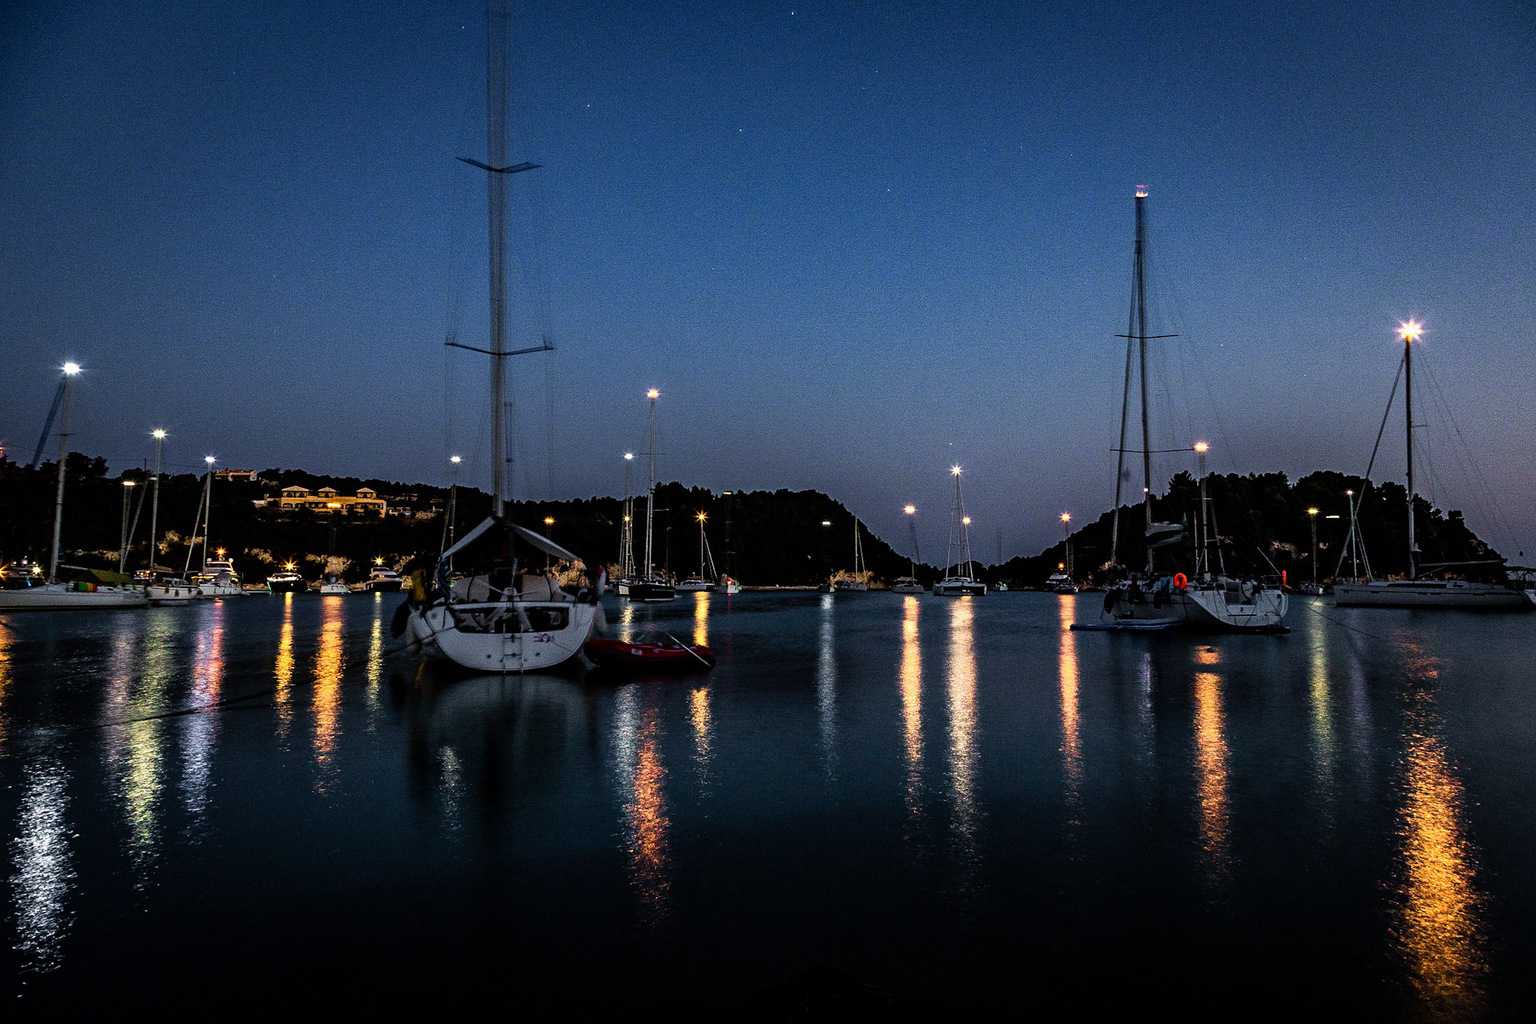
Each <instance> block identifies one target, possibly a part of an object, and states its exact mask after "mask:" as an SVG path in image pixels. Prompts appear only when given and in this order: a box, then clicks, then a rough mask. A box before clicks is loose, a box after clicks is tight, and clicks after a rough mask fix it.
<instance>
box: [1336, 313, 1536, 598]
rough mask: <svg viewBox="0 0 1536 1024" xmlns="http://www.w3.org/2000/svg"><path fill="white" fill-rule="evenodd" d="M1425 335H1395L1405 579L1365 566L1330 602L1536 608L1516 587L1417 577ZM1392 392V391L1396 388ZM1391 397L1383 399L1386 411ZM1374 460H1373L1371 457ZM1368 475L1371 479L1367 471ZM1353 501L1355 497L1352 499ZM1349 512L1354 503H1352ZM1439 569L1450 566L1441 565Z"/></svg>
mask: <svg viewBox="0 0 1536 1024" xmlns="http://www.w3.org/2000/svg"><path fill="white" fill-rule="evenodd" d="M1422 333H1423V326H1422V325H1421V324H1419V323H1418V322H1417V321H1413V320H1410V321H1408V322H1407V323H1405V324H1401V325H1400V326H1399V327H1398V337H1399V338H1401V339H1402V342H1403V359H1402V363H1401V366H1400V369H1401V372H1402V380H1403V421H1404V434H1405V440H1404V449H1405V451H1406V453H1407V456H1408V578H1407V579H1401V580H1378V579H1373V578H1371V577H1370V575H1369V574H1370V566H1369V563H1368V562H1367V563H1366V573H1367V575H1366V578H1365V579H1357V580H1349V581H1340V582H1335V583H1334V585H1333V597H1334V602H1335V603H1336V604H1338V605H1339V606H1340V607H1345V608H1348V607H1356V608H1468V609H1487V610H1507V611H1525V610H1528V609H1529V608H1531V607H1532V606H1533V605H1536V599H1533V598H1532V594H1531V592H1530V591H1529V590H1522V589H1521V588H1520V587H1519V586H1518V585H1516V586H1504V585H1501V584H1498V583H1483V582H1478V581H1475V580H1458V579H1423V578H1420V577H1419V574H1418V570H1419V563H1418V556H1419V554H1420V551H1419V548H1418V543H1417V542H1416V541H1415V539H1414V530H1415V525H1416V524H1415V518H1416V517H1415V515H1414V507H1413V506H1414V497H1415V492H1414V488H1413V344H1414V342H1416V341H1418V339H1419V336H1420V334H1422ZM1394 391H1395V387H1394ZM1391 404H1392V399H1390V398H1389V399H1388V400H1387V408H1388V411H1389V412H1390V410H1391ZM1372 458H1373V460H1374V456H1372ZM1366 476H1367V478H1369V476H1370V469H1369V468H1367V470H1366ZM1351 501H1352V502H1353V496H1352V497H1351ZM1351 509H1353V504H1352V505H1351ZM1350 529H1351V537H1352V538H1353V537H1354V536H1356V535H1357V533H1356V531H1357V530H1358V526H1357V524H1356V523H1355V522H1354V521H1353V517H1352V519H1351V524H1350ZM1440 568H1449V566H1447V565H1442V566H1440Z"/></svg>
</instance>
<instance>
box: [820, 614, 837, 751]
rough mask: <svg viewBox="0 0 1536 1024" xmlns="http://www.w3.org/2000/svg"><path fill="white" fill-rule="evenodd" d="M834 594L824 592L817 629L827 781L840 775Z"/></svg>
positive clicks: (823, 749) (822, 733)
mask: <svg viewBox="0 0 1536 1024" xmlns="http://www.w3.org/2000/svg"><path fill="white" fill-rule="evenodd" d="M835 609H836V604H835V602H834V601H833V595H832V594H822V595H821V620H820V624H819V625H818V627H817V631H816V713H817V719H816V720H817V724H818V725H819V726H820V729H821V759H822V767H823V770H825V772H826V774H827V779H828V781H831V780H834V779H836V778H837V622H836V620H835V619H834V618H833V612H834V611H835Z"/></svg>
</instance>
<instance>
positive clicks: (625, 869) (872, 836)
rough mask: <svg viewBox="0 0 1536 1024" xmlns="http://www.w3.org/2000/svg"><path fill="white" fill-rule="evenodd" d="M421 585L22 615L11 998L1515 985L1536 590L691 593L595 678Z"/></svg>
mask: <svg viewBox="0 0 1536 1024" xmlns="http://www.w3.org/2000/svg"><path fill="white" fill-rule="evenodd" d="M400 600H401V595H379V596H375V595H354V596H349V597H337V598H319V597H314V596H310V595H279V596H261V597H243V598H237V599H228V600H223V601H217V602H203V603H199V604H196V605H193V606H190V607H185V608H156V609H150V610H147V611H120V612H104V613H97V614H68V613H59V614H54V613H33V614H25V615H13V616H7V617H5V618H4V619H3V620H0V843H3V857H4V865H3V870H0V893H3V908H0V910H3V921H4V930H5V935H6V939H7V941H6V943H5V945H4V948H3V949H0V982H3V984H4V986H5V990H6V991H7V992H8V994H9V995H10V999H9V1005H10V1006H12V1007H15V1008H17V1009H18V1010H20V1011H21V1012H22V1013H23V1014H25V1013H26V1012H28V1011H30V1012H31V1013H35V1014H50V1013H92V1014H103V1013H112V1014H113V1015H121V1014H125V1013H127V1012H129V1011H131V1010H133V1009H139V1008H165V1007H171V1008H176V1009H181V1010H190V1011H194V1012H206V1011H209V1010H226V1009H249V1008H252V1007H271V1008H289V1009H294V1010H300V1011H302V1010H314V1009H316V1008H317V1007H320V1006H329V1005H334V1006H336V1007H337V1008H339V1009H341V1010H344V1011H345V1012H361V1011H365V1010H370V1009H374V1010H389V1009H397V1010H398V1009H400V1008H403V1007H415V1008H435V1009H442V1008H454V1007H470V1006H475V1005H481V1004H486V1003H489V1004H494V1005H500V1006H506V1007H508V1008H512V1009H519V1010H521V1011H524V1012H533V1013H538V1012H554V1011H557V1010H562V1009H566V1008H576V1009H586V1010H590V1011H594V1012H597V1011H601V1010H603V1009H605V1008H610V1007H611V1008H648V1009H668V1008H673V1009H679V1010H689V1009H700V1008H720V1009H723V1010H735V1011H744V1012H746V1013H747V1014H748V1015H757V1014H763V1015H768V1016H780V1017H782V1016H790V1017H793V1016H796V1015H801V1016H824V1015H830V1014H832V1013H843V1012H848V1013H854V1012H858V1011H859V1010H868V1009H877V1010H878V1009H880V1008H898V1007H899V1008H924V1007H930V1008H933V1009H935V1010H943V1009H947V1008H953V1007H975V1008H990V1009H993V1010H1002V1011H1006V1012H1009V1013H1016V1014H1023V1013H1027V1012H1031V1011H1034V1010H1039V1009H1050V1010H1062V1009H1071V1010H1073V1011H1081V1010H1084V1009H1094V1008H1119V1009H1124V1010H1127V1011H1135V1012H1144V1011H1146V1010H1147V1009H1148V1008H1150V1007H1153V1006H1156V1005H1158V1004H1169V1005H1177V1006H1182V1007H1188V1006H1191V1005H1196V1006H1205V1007H1209V1008H1212V1009H1219V1010H1223V1011H1230V1012H1241V1013H1244V1014H1251V1013H1253V1012H1254V1011H1263V1010H1273V1009H1277V1008H1278V1009H1291V1008H1302V1007H1314V1008H1317V1009H1320V1010H1324V1011H1327V1012H1330V1013H1337V1012H1340V1011H1341V1010H1346V1009H1349V1008H1360V1009H1366V1010H1369V1011H1370V1012H1371V1014H1372V1016H1373V1017H1386V1016H1399V1017H1415V1018H1423V1019H1443V1018H1464V1019H1480V1018H1488V1017H1517V1016H1522V1015H1524V1013H1526V1012H1528V1011H1529V1002H1530V999H1531V995H1532V988H1533V982H1532V980H1531V972H1530V964H1531V963H1532V962H1536V929H1532V928H1531V927H1530V922H1531V921H1532V920H1536V886H1532V885H1531V884H1530V881H1531V878H1532V867H1533V861H1536V802H1533V801H1532V800H1531V799H1530V796H1531V794H1532V792H1533V791H1536V714H1533V707H1536V693H1533V691H1532V682H1533V678H1532V659H1531V650H1532V641H1533V639H1536V616H1520V615H1482V616H1478V615H1468V614H1458V613H1444V612H1441V613H1415V612H1406V611H1386V610H1380V611H1378V610H1366V609H1360V610H1349V609H1336V608H1332V607H1330V606H1329V605H1327V604H1326V602H1324V601H1321V600H1319V601H1316V602H1313V601H1311V600H1309V599H1302V598H1299V599H1297V600H1296V601H1295V603H1294V604H1293V607H1292V610H1291V614H1290V621H1291V625H1292V627H1293V631H1292V632H1291V633H1290V634H1288V635H1284V636H1226V637H1207V638H1194V637H1189V636H1177V635H1161V636H1124V635H1113V634H1103V633H1072V632H1070V631H1069V630H1068V628H1067V627H1068V626H1069V625H1070V623H1071V622H1072V621H1073V620H1074V619H1075V618H1076V617H1078V616H1080V615H1082V616H1087V617H1096V616H1097V613H1098V607H1099V604H1100V602H1101V598H1100V596H1099V595H1096V594H1083V595H1079V596H1076V597H1071V596H1062V597H1058V596H1054V595H1045V594H1036V593H1012V594H996V595H989V596H987V597H985V598H981V599H969V598H965V599H945V598H936V597H932V596H927V595H922V596H915V595H914V596H903V595H894V594H888V593H869V594H838V595H817V594H809V593H779V594H769V593H762V594H743V595H740V596H735V597H724V596H721V595H710V594H697V595H691V594H690V595H682V596H680V597H679V599H678V600H676V601H675V602H672V603H669V604H665V605H656V606H649V607H640V608H631V607H629V606H623V607H621V606H619V605H617V604H613V605H610V606H609V609H608V618H609V622H610V628H611V629H612V630H613V631H614V632H616V633H619V634H621V635H626V634H631V633H633V634H639V633H642V632H645V631H648V630H661V631H665V632H668V633H671V634H673V635H675V636H678V637H681V638H684V639H689V640H694V641H697V642H702V643H707V644H709V645H710V646H711V647H712V648H713V649H714V650H715V652H716V654H717V655H718V658H719V665H718V667H717V668H716V669H715V670H714V671H713V672H712V673H710V674H707V675H696V676H681V677H675V678H670V679H652V680H640V681H620V680H608V681H604V680H599V679H582V678H579V677H577V676H575V675H568V676H540V677H526V678H517V677H507V678H501V677H488V678H474V677H468V678H467V677H463V676H459V675H454V674H450V673H447V672H443V671H439V670H436V669H431V668H424V667H422V666H421V665H420V664H419V663H418V662H417V661H416V660H415V659H413V658H410V657H407V656H405V655H402V654H399V653H397V652H396V651H395V648H396V645H397V641H395V639H394V638H393V637H392V636H391V633H390V622H391V617H392V615H393V612H394V610H395V607H396V605H397V603H398V602H399V601H400Z"/></svg>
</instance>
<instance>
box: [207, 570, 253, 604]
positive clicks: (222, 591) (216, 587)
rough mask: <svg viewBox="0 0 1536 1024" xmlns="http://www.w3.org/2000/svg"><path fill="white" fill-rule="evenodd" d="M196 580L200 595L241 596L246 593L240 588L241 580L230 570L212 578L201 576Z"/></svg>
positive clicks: (208, 596)
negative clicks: (231, 573)
mask: <svg viewBox="0 0 1536 1024" xmlns="http://www.w3.org/2000/svg"><path fill="white" fill-rule="evenodd" d="M195 582H197V596H198V597H206V598H215V597H241V596H243V595H244V593H245V592H244V591H243V590H241V589H240V581H239V580H238V579H237V578H235V577H233V576H231V575H230V574H229V573H228V572H222V571H221V572H219V573H218V574H216V575H214V576H212V577H211V578H199V580H197V581H195Z"/></svg>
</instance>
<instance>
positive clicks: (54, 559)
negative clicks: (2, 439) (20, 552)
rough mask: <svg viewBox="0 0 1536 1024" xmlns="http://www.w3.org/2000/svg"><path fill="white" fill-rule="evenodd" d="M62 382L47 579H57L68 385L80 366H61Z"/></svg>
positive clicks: (61, 518)
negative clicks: (56, 477) (56, 480)
mask: <svg viewBox="0 0 1536 1024" xmlns="http://www.w3.org/2000/svg"><path fill="white" fill-rule="evenodd" d="M63 370H64V380H63V382H62V383H60V385H59V404H60V408H59V486H58V490H57V491H56V492H55V495H54V499H53V548H52V550H51V552H50V553H49V555H48V579H49V580H56V579H58V577H59V534H60V533H61V531H62V530H63V528H64V473H65V464H66V463H67V462H68V461H69V412H70V408H69V407H70V390H71V388H70V384H71V383H72V382H73V381H74V379H75V376H76V375H77V374H79V372H80V364H79V363H76V362H73V361H71V362H67V363H65V364H64V366H63Z"/></svg>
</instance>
